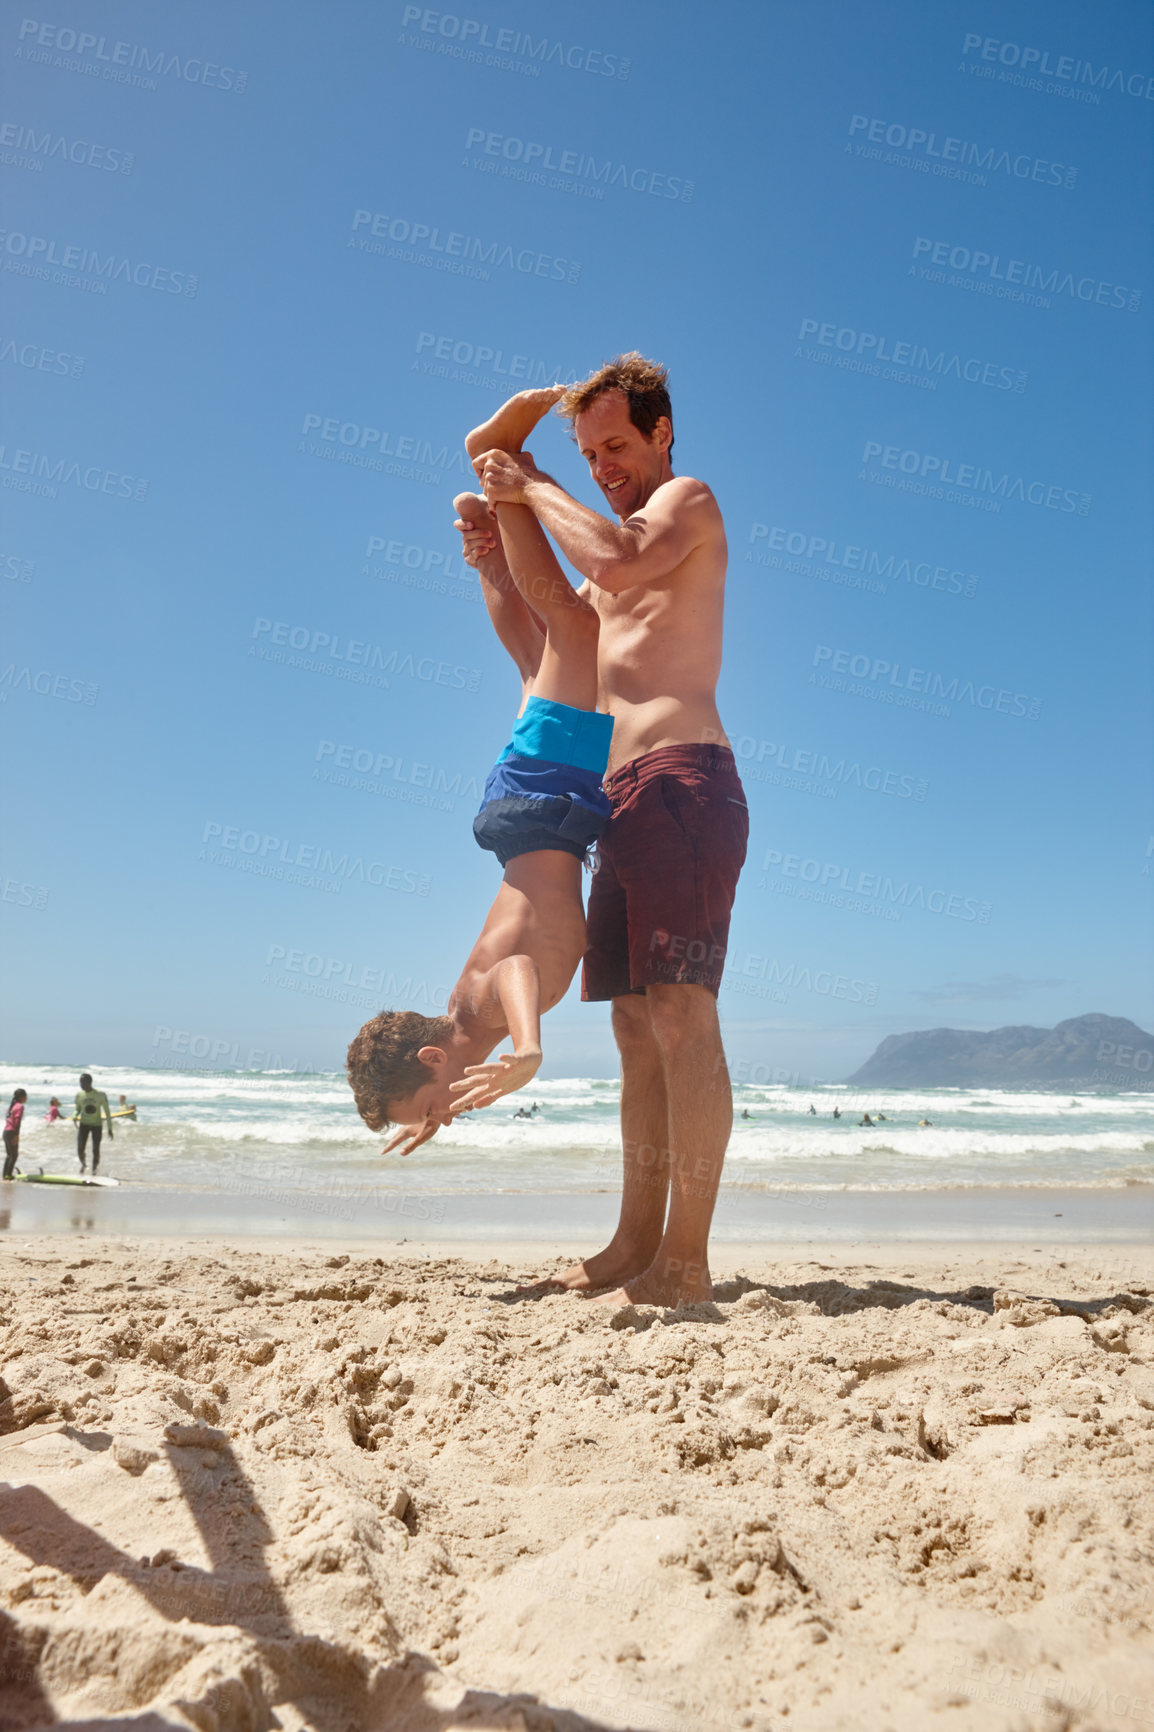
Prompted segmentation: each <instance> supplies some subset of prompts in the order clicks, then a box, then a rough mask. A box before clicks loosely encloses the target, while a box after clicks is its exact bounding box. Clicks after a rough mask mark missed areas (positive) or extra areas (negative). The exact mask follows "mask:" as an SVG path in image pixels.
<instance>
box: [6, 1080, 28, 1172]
mask: <svg viewBox="0 0 1154 1732" xmlns="http://www.w3.org/2000/svg"><path fill="white" fill-rule="evenodd" d="M27 1099H28V1090H27V1089H17V1090H16V1092H15V1093H14V1094H13V1096H12V1099H11V1100H10V1101H9V1102H8V1117H7V1118H6V1119H5V1120H4V1177H5V1178H6V1179H10V1178H11V1177H12V1174H13V1171H14V1170H15V1167H16V1160H17V1157H18V1156H19V1154H20V1121H21V1119H23V1117H24V1103H25V1101H26V1100H27Z"/></svg>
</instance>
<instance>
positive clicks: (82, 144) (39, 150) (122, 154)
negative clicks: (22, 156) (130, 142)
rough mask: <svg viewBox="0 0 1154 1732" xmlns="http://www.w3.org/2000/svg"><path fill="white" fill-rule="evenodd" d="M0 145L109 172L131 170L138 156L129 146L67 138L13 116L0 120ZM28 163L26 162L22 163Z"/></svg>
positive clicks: (119, 172)
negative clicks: (117, 147) (0, 121)
mask: <svg viewBox="0 0 1154 1732" xmlns="http://www.w3.org/2000/svg"><path fill="white" fill-rule="evenodd" d="M0 145H3V146H4V147H5V148H7V149H10V150H26V151H27V152H28V154H29V156H31V157H36V158H38V159H39V158H43V159H44V160H45V161H47V160H48V159H49V158H50V157H58V158H59V159H60V161H61V162H72V163H75V164H76V165H77V166H78V167H80V168H99V169H104V170H105V171H106V172H107V173H109V174H131V173H132V168H133V163H134V162H135V160H136V159H135V157H134V155H133V153H132V151H130V150H117V149H115V148H114V147H113V146H112V145H108V144H91V143H90V142H89V141H88V140H87V139H84V138H65V137H64V135H63V133H54V132H52V131H51V130H49V131H44V132H40V131H38V130H37V129H36V127H34V126H21V125H20V124H19V123H18V122H16V121H13V120H6V121H4V122H3V123H0ZM20 166H21V167H23V166H25V165H24V164H21V165H20Z"/></svg>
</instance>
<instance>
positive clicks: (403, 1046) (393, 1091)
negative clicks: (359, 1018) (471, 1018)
mask: <svg viewBox="0 0 1154 1732" xmlns="http://www.w3.org/2000/svg"><path fill="white" fill-rule="evenodd" d="M452 1034H453V1024H452V1022H451V1021H450V1019H449V1018H448V1017H447V1016H421V1015H420V1014H419V1013H418V1012H417V1011H415V1010H382V1011H381V1013H380V1015H379V1016H374V1017H373V1018H372V1020H371V1021H370V1022H366V1023H365V1025H364V1027H363V1028H362V1029H361V1030H360V1032H359V1034H357V1036H356V1037H355V1039H354V1040H353V1041H352V1042H351V1043H350V1045H349V1050H348V1056H347V1058H346V1060H345V1063H346V1067H347V1069H348V1073H349V1087H350V1088H351V1089H352V1091H353V1099H354V1100H355V1101H356V1103H357V1111H358V1112H359V1113H360V1115H361V1117H362V1118H363V1119H364V1121H365V1123H366V1124H367V1125H368V1127H369V1129H370V1130H371V1131H383V1130H384V1128H385V1126H386V1125H387V1124H389V1122H390V1120H389V1106H390V1103H391V1102H392V1101H399V1100H403V1099H404V1098H405V1096H406V1095H411V1094H412V1093H413V1091H414V1090H415V1089H419V1088H420V1087H421V1084H422V1083H427V1082H428V1080H429V1076H430V1072H429V1070H428V1068H427V1067H426V1066H425V1065H423V1064H422V1063H421V1061H420V1059H419V1058H418V1057H417V1054H418V1053H419V1052H420V1050H421V1048H422V1047H423V1046H444V1045H445V1044H446V1043H447V1042H448V1041H449V1040H450V1039H451V1038H452Z"/></svg>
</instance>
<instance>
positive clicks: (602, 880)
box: [470, 353, 749, 1305]
mask: <svg viewBox="0 0 1154 1732" xmlns="http://www.w3.org/2000/svg"><path fill="white" fill-rule="evenodd" d="M666 378H667V375H666V372H665V369H664V368H663V367H659V366H657V365H656V364H655V363H653V362H651V361H646V360H643V359H642V357H641V356H640V355H638V354H636V353H634V354H629V355H622V356H619V357H618V358H617V359H616V360H614V361H611V362H609V363H607V364H606V365H605V366H603V367H601V368H599V369H598V371H597V372H595V373H593V374H592V375H591V376H590V377H589V378H588V379H586V380H585V381H584V382H583V383H582V384H580V385H575V386H573V387H572V388H571V389H570V390H569V391H568V392H567V393H566V394H565V396H564V398H563V399H562V401H561V403H560V405H559V411H560V413H561V414H562V415H564V416H566V417H567V418H568V419H569V420H570V421H571V422H572V425H573V434H574V438H575V440H576V443H577V446H578V448H579V450H580V451H581V454H582V456H583V457H584V458H585V460H586V462H587V463H588V465H589V470H590V473H591V475H592V477H593V479H594V481H595V482H596V483H597V485H598V487H599V488H600V490H601V492H602V495H603V496H604V498H605V499H606V500H607V501H608V503H609V506H610V509H611V510H612V512H613V514H614V516H615V517H616V518H617V519H618V521H617V523H612V522H610V521H609V519H608V518H606V517H602V516H601V515H600V514H599V513H598V512H596V511H593V510H591V509H590V508H589V507H588V506H585V505H581V504H580V503H579V502H578V501H577V500H576V499H574V498H572V497H571V496H570V495H569V494H568V493H566V492H565V490H564V489H563V488H562V487H559V486H558V484H557V483H556V481H554V480H553V479H552V477H551V476H549V475H545V474H544V473H542V472H541V471H540V470H539V469H538V468H537V467H536V465H535V464H534V462H533V460H532V458H531V457H530V456H529V455H528V454H527V453H524V452H521V453H516V454H511V453H508V452H504V451H491V452H489V453H488V454H487V455H486V457H485V459H484V462H483V464H482V465H480V468H481V475H482V482H483V485H484V490H485V494H486V497H487V499H488V501H489V503H490V505H496V506H500V505H501V504H504V503H509V504H522V505H527V506H528V507H529V509H530V510H531V511H532V512H533V513H534V514H535V516H536V517H537V519H538V521H539V523H540V524H541V525H542V527H543V528H544V529H546V530H548V532H549V533H550V534H551V535H552V536H553V537H554V539H555V540H556V541H557V543H558V545H559V546H560V548H561V550H562V552H563V553H564V554H565V555H566V556H567V557H568V559H569V560H570V561H571V563H572V564H573V565H574V566H575V567H576V568H577V570H578V571H579V572H580V573H581V574H582V576H583V577H584V578H585V579H586V582H585V583H584V584H583V585H582V587H581V589H580V591H579V594H580V595H581V596H582V597H584V598H585V599H586V600H588V601H589V602H590V604H591V605H592V606H593V607H594V608H595V610H596V612H597V615H598V619H599V632H600V635H599V649H598V681H599V692H598V700H597V704H598V708H599V709H602V710H608V711H610V712H611V714H612V715H613V717H614V726H613V741H612V747H611V751H610V757H609V766H608V771H607V774H606V778H605V790H606V793H607V794H608V795H609V799H610V803H611V806H612V816H611V817H610V820H609V823H608V825H607V826H606V828H605V831H604V832H603V835H602V838H601V842H600V855H601V864H600V870H599V871H598V872H597V873H596V875H595V876H594V879H593V888H592V891H591V893H590V898H589V909H588V944H587V949H586V953H585V965H584V978H583V988H582V992H583V996H584V997H585V998H586V999H593V1000H603V999H610V1000H611V1001H612V1005H613V1032H614V1035H615V1037H616V1040H617V1044H618V1047H619V1049H620V1052H621V1068H622V1082H621V1129H622V1142H623V1145H624V1156H625V1183H624V1190H623V1194H622V1199H621V1215H620V1219H619V1221H618V1225H617V1230H616V1232H615V1233H614V1235H613V1238H612V1240H611V1241H610V1243H609V1245H608V1246H607V1247H606V1248H605V1250H603V1251H600V1252H598V1253H597V1254H596V1255H595V1256H593V1257H588V1258H586V1259H585V1261H584V1262H582V1263H578V1264H577V1265H576V1267H574V1268H572V1269H569V1270H567V1271H566V1272H565V1273H564V1274H563V1275H562V1276H560V1277H559V1284H560V1285H562V1286H564V1287H567V1288H576V1289H581V1290H588V1289H592V1288H602V1287H613V1288H615V1289H616V1291H615V1292H614V1293H613V1294H611V1295H610V1297H611V1298H613V1299H615V1300H621V1299H630V1300H633V1301H636V1302H637V1303H641V1304H659V1305H676V1304H677V1303H679V1302H680V1301H686V1302H690V1303H693V1302H696V1301H700V1300H702V1299H708V1298H709V1297H710V1296H711V1294H712V1287H711V1284H710V1278H709V1264H708V1241H709V1227H710V1223H711V1221H712V1218H713V1209H714V1204H715V1202H716V1198H717V1187H718V1183H719V1181H720V1178H721V1166H722V1162H723V1160H724V1158H725V1148H726V1144H727V1142H728V1140H729V1133H730V1130H731V1128H732V1124H733V1100H732V1094H731V1091H730V1086H729V1073H728V1070H727V1068H726V1063H725V1054H724V1051H723V1049H722V1044H721V1030H720V1027H719V1024H718V1018H717V993H718V989H719V987H720V984H721V974H722V968H723V966H724V961H725V951H726V945H727V942H728V936H729V918H730V912H731V909H732V906H733V896H734V891H735V889H736V886H737V877H738V873H739V872H740V870H741V867H742V864H743V862H744V859H745V850H746V843H747V841H748V835H749V813H748V810H747V807H746V803H745V794H744V791H743V789H742V786H741V781H740V778H739V777H738V774H737V766H736V764H735V762H734V758H733V753H732V751H731V750H730V748H729V742H728V741H727V739H726V737H725V732H724V729H723V728H722V725H721V719H720V717H719V716H718V713H717V704H716V697H715V693H716V686H717V678H718V674H719V672H720V669H721V636H722V609H723V603H724V595H725V571H726V558H727V552H726V541H725V528H724V525H723V523H722V520H721V512H720V510H719V508H718V505H717V501H716V500H715V499H714V497H713V494H712V493H711V492H710V490H709V488H708V487H706V486H705V484H704V483H703V482H701V481H695V480H692V479H691V478H689V477H688V476H675V475H674V473H673V469H672V464H671V458H670V453H671V451H672V447H673V419H672V409H671V406H670V402H669V393H668V390H667V386H666ZM470 539H471V538H470ZM490 539H491V538H490ZM470 551H471V554H472V553H473V552H474V551H475V549H473V548H471V550H470ZM667 1204H668V1218H667Z"/></svg>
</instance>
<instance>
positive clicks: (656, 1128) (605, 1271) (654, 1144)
mask: <svg viewBox="0 0 1154 1732" xmlns="http://www.w3.org/2000/svg"><path fill="white" fill-rule="evenodd" d="M613 1033H614V1035H615V1037H616V1040H617V1045H618V1048H619V1050H620V1053H621V1143H622V1147H623V1149H624V1154H625V1184H624V1189H623V1191H622V1193H621V1213H620V1217H619V1219H618V1222H617V1231H616V1232H615V1233H614V1235H613V1237H612V1239H611V1240H610V1241H609V1244H608V1245H607V1246H606V1248H605V1250H604V1251H598V1252H597V1254H596V1255H595V1256H593V1257H586V1258H585V1260H584V1262H582V1263H577V1264H575V1265H574V1267H573V1268H572V1269H566V1270H565V1272H564V1274H562V1275H559V1276H558V1277H557V1278H556V1281H555V1283H554V1285H556V1286H558V1287H567V1288H572V1289H575V1290H577V1291H579V1292H586V1291H588V1290H589V1289H591V1288H594V1287H612V1286H618V1285H620V1283H622V1282H623V1281H628V1280H630V1279H631V1277H633V1276H635V1275H640V1274H641V1273H642V1271H643V1270H646V1269H648V1268H649V1266H650V1264H651V1263H652V1262H653V1260H654V1258H655V1256H656V1255H657V1253H658V1247H659V1245H660V1243H661V1231H662V1227H663V1225H664V1222H665V1199H666V1195H667V1193H668V1190H669V1164H670V1152H669V1106H668V1100H667V1097H666V1078H665V1067H664V1065H663V1063H662V1055H661V1049H660V1047H659V1046H658V1044H657V1041H656V1039H655V1038H654V1032H653V1027H652V1023H651V1021H650V1015H649V1005H648V1003H647V1001H646V998H645V997H643V996H642V995H641V994H640V993H631V994H629V995H627V996H626V997H623V998H615V999H614V1000H613Z"/></svg>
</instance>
